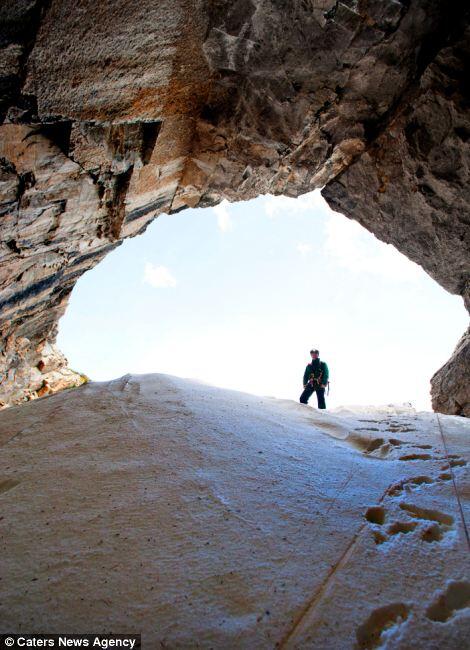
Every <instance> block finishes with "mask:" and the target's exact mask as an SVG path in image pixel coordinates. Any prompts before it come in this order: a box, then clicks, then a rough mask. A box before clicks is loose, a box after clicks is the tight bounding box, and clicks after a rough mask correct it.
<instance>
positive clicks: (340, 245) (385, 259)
mask: <svg viewBox="0 0 470 650" xmlns="http://www.w3.org/2000/svg"><path fill="white" fill-rule="evenodd" d="M325 231H326V240H325V251H326V252H327V253H328V254H329V255H330V256H331V257H333V258H334V259H335V262H336V263H337V264H339V265H340V266H342V267H344V268H347V269H350V270H352V271H356V272H365V273H373V274H379V275H382V276H386V277H388V278H391V279H394V280H404V281H412V280H416V279H419V278H421V277H422V273H423V271H422V269H421V268H420V267H419V266H418V265H417V264H415V263H414V262H412V261H411V260H409V259H408V258H407V257H405V255H402V254H401V253H399V252H398V251H397V250H396V248H394V247H393V246H391V245H390V244H385V243H383V242H381V241H380V240H378V239H376V237H374V235H372V234H371V233H369V232H368V231H367V230H366V229H365V228H363V227H362V226H361V225H360V224H358V223H357V222H356V221H352V220H350V219H347V218H346V217H344V216H343V215H341V214H338V213H335V212H330V214H329V216H328V218H327V221H326V226H325Z"/></svg>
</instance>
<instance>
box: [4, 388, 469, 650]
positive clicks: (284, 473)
mask: <svg viewBox="0 0 470 650" xmlns="http://www.w3.org/2000/svg"><path fill="white" fill-rule="evenodd" d="M439 419H440V424H441V425H442V429H443V434H444V438H443V437H442V435H441V432H440V429H439V421H438V418H437V416H436V415H434V414H431V413H415V412H414V411H413V410H411V409H406V408H401V409H396V408H393V407H387V408H383V409H376V410H373V409H364V408H362V409H357V410H350V409H348V410H346V409H342V410H337V411H336V412H328V411H327V412H319V411H317V410H315V409H312V408H310V407H308V406H303V405H300V404H297V403H295V402H290V401H282V400H275V399H271V398H260V397H256V396H253V395H247V394H244V393H238V392H234V391H229V390H221V389H217V388H213V387H210V386H206V385H204V384H200V383H197V382H194V381H189V380H183V379H177V378H175V377H169V376H166V375H145V376H130V375H127V376H125V377H123V378H121V379H118V380H115V381H111V382H105V383H92V384H88V385H86V386H83V387H81V388H78V389H75V390H72V391H69V392H64V393H61V394H57V395H53V396H51V397H49V398H44V399H42V400H38V401H36V402H32V403H29V404H26V405H24V406H22V407H19V408H11V409H8V410H5V411H2V412H1V413H0V442H1V444H2V458H3V462H2V476H1V483H0V502H1V515H2V518H1V521H0V525H1V526H2V568H3V572H2V577H3V579H2V580H1V582H0V594H1V598H0V601H1V608H2V611H1V621H2V630H1V631H2V632H6V631H9V632H20V631H25V632H26V631H38V630H42V631H45V632H48V633H52V632H60V633H64V632H75V633H77V632H83V633H85V632H90V633H97V632H104V631H112V632H115V633H118V632H124V633H130V632H135V633H139V632H141V633H142V635H143V637H142V638H143V647H144V648H146V649H149V650H150V649H153V648H159V647H164V648H196V647H199V648H215V649H218V648H224V649H226V648H247V649H250V650H251V649H264V648H275V647H277V648H282V649H285V648H315V649H317V650H318V649H320V650H327V649H330V648H331V649H333V648H334V649H337V648H338V649H341V650H342V649H346V648H376V647H380V648H388V649H395V648H397V649H398V648H401V649H405V648H406V649H409V648H423V649H424V648H426V650H431V649H433V648H435V649H436V650H437V649H439V650H443V649H447V648H449V649H450V648H452V649H457V648H463V647H464V646H465V644H466V641H468V636H469V631H470V630H469V628H470V625H469V624H470V608H469V606H470V572H469V546H468V540H467V538H466V534H465V533H466V531H465V527H464V525H463V514H464V513H465V511H466V515H467V520H469V519H470V517H469V497H470V485H469V481H468V473H467V468H468V465H467V464H466V463H467V462H468V461H469V460H470V459H469V448H470V442H469V435H468V434H469V429H470V423H469V421H468V420H466V419H463V418H458V417H452V416H440V417H439ZM444 441H445V446H446V448H444Z"/></svg>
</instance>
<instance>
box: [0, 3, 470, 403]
mask: <svg viewBox="0 0 470 650" xmlns="http://www.w3.org/2000/svg"><path fill="white" fill-rule="evenodd" d="M458 11H459V10H457V9H455V8H454V10H453V11H452V12H450V11H449V9H448V6H446V4H445V3H444V2H436V1H435V0H434V1H424V0H421V1H419V0H418V1H415V2H412V3H409V2H397V1H395V0H393V1H384V0H380V1H379V0H376V1H364V2H360V1H358V2H354V1H349V2H344V3H341V2H339V3H338V2H331V1H327V0H311V1H306V0H303V1H300V0H299V1H294V0H290V1H289V2H281V1H277V2H274V1H269V2H268V1H257V2H256V1H255V0H251V1H250V0H239V1H238V2H228V1H223V0H219V1H215V2H213V1H211V2H209V1H200V2H192V1H189V0H179V1H178V0H176V1H174V0H172V1H171V2H170V1H169V0H168V1H162V2H158V3H155V2H150V1H146V0H143V1H142V2H139V3H132V2H128V1H127V0H126V1H124V0H118V1H116V2H113V3H111V4H109V3H96V2H94V1H93V2H92V1H91V0H89V1H85V2H80V3H76V2H75V3H72V2H70V1H69V0H51V1H50V2H34V0H31V1H30V2H27V1H24V2H20V1H19V0H18V1H17V2H12V3H8V4H7V3H5V6H2V8H1V9H0V18H1V21H2V26H3V33H2V38H1V40H0V47H1V48H2V64H1V67H0V76H1V85H0V88H1V89H2V97H1V100H0V109H1V111H2V120H3V122H2V125H1V126H0V131H1V133H0V196H1V202H2V203H1V211H2V212H1V214H2V217H1V222H0V233H1V249H0V267H1V277H0V292H1V293H0V310H1V322H0V326H1V328H2V335H3V341H4V342H3V349H2V357H1V370H2V373H3V374H2V385H1V389H0V400H1V401H2V402H3V403H4V404H8V403H11V402H17V401H20V400H22V399H24V398H26V397H28V396H29V397H31V396H32V397H34V395H35V394H36V391H37V390H41V389H46V390H48V391H49V390H51V391H52V390H54V389H55V388H56V387H58V386H59V384H60V387H62V386H63V385H64V381H70V382H71V383H73V382H79V381H81V378H80V377H79V376H77V375H76V374H73V373H70V371H68V370H67V369H66V366H65V365H63V363H62V362H61V363H62V365H60V364H59V365H60V368H61V370H60V382H59V383H58V379H57V375H56V376H54V377H53V376H52V375H51V374H50V371H48V370H47V367H48V366H47V364H46V363H45V360H44V359H43V358H42V356H44V355H43V352H42V351H43V349H44V348H45V346H46V349H47V350H48V351H49V352H50V351H51V350H52V349H53V348H52V347H51V346H52V345H53V343H54V340H55V335H56V325H57V321H58V319H59V318H60V316H61V315H62V313H63V311H64V309H65V307H66V303H67V299H68V296H69V294H70V292H71V290H72V288H73V286H74V284H75V282H76V281H77V279H78V278H79V277H80V275H81V274H82V273H83V272H85V271H86V270H87V269H89V268H91V267H93V266H94V265H95V264H97V263H98V262H99V261H100V260H101V259H102V258H103V257H104V256H105V255H106V254H107V252H109V251H110V250H112V249H113V248H114V247H115V246H117V245H119V243H120V242H121V241H122V239H124V238H125V237H129V236H134V235H136V234H139V233H141V232H143V231H144V230H145V228H146V226H147V225H148V224H149V223H150V221H151V220H152V219H153V218H154V217H155V216H156V215H158V214H159V213H161V212H175V211H178V210H180V209H183V208H185V207H188V206H190V207H195V206H199V207H203V206H208V205H213V204H215V203H217V202H219V201H220V200H222V199H223V198H227V199H229V200H231V201H235V200H242V199H248V198H253V197H255V196H257V195H259V194H261V193H266V192H270V193H273V194H287V195H290V196H298V195H299V194H302V193H304V192H308V191H311V190H313V189H315V188H318V187H324V190H323V194H324V196H325V198H326V199H327V201H328V202H329V203H330V205H331V206H332V207H334V208H335V209H337V210H339V211H340V212H342V213H343V214H346V215H347V216H348V217H351V218H354V219H356V220H358V221H359V222H360V223H362V224H363V225H364V226H365V227H366V228H368V229H369V230H370V231H372V232H373V233H374V234H376V235H377V236H378V237H379V238H380V239H382V240H383V241H386V242H389V243H393V244H394V245H395V246H396V247H397V248H398V249H399V250H400V251H402V252H403V253H405V254H406V255H407V256H408V257H409V258H410V259H412V260H414V261H415V262H417V263H419V264H421V265H422V266H423V268H424V269H425V270H426V271H427V272H428V273H429V274H430V275H431V276H432V277H433V278H434V279H435V280H436V281H437V282H439V283H440V284H441V285H442V286H443V287H445V288H446V289H447V290H448V291H451V292H452V293H456V294H460V295H463V296H465V295H466V292H468V288H466V287H468V272H469V269H468V237H469V235H468V204H469V194H468V192H469V190H468V169H469V144H468V142H467V139H468V134H469V132H470V121H469V118H468V111H467V103H468V85H467V84H466V80H465V63H466V61H468V54H469V52H468V43H469V39H468V37H467V38H466V36H468V35H467V34H466V32H465V26H466V24H467V21H466V16H465V15H463V13H461V14H459V13H458ZM462 11H463V10H462ZM467 295H468V293H467ZM459 349H460V348H459ZM465 350H467V351H465ZM54 354H57V355H59V354H60V353H58V352H54ZM456 354H457V353H456ZM457 356H458V361H456V360H455V359H456V357H455V355H454V357H453V358H452V360H450V362H449V364H448V365H447V366H446V367H445V371H444V374H442V373H441V374H439V373H438V374H437V375H436V376H435V378H434V380H433V398H434V405H435V407H436V408H438V409H439V410H443V411H444V412H448V413H460V414H467V415H468V414H469V413H470V400H469V396H468V393H466V397H465V398H463V397H462V388H461V383H462V379H461V378H462V373H461V368H462V367H464V369H465V368H467V367H468V366H465V362H464V366H462V360H465V359H467V358H468V348H467V347H466V346H465V345H464V349H463V352H462V351H460V352H459V353H458V355H457ZM57 359H59V356H58V357H57ZM40 368H42V370H41V369H40ZM54 372H57V370H55V371H54ZM444 375H445V381H444V380H443V379H442V378H443V377H444ZM64 378H65V379H64ZM67 378H68V379H67ZM467 383H468V382H467ZM45 387H46V388H45ZM457 393H458V396H457ZM462 399H464V403H462Z"/></svg>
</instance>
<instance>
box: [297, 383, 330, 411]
mask: <svg viewBox="0 0 470 650" xmlns="http://www.w3.org/2000/svg"><path fill="white" fill-rule="evenodd" d="M313 393H316V394H317V402H318V408H319V409H326V403H325V389H324V388H322V387H321V386H315V388H314V387H313V386H312V385H311V384H307V387H306V388H305V390H304V392H303V393H302V395H301V396H300V403H301V404H308V400H309V399H310V397H311V396H312V395H313Z"/></svg>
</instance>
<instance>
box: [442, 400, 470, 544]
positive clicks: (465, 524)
mask: <svg viewBox="0 0 470 650" xmlns="http://www.w3.org/2000/svg"><path fill="white" fill-rule="evenodd" d="M436 417H437V424H438V426H439V431H440V432H441V438H442V444H443V445H444V453H445V455H446V460H447V464H448V465H449V471H450V475H451V477H452V483H453V484H454V490H455V496H456V497H457V503H458V505H459V510H460V516H461V518H462V524H463V529H464V532H465V537H466V538H467V545H468V549H469V550H470V535H469V533H468V528H467V523H466V521H465V515H464V513H463V508H462V503H461V501H460V495H459V491H458V490H457V484H456V482H455V476H454V471H453V469H452V465H451V463H450V458H449V453H448V451H447V445H446V441H445V438H444V432H443V430H442V424H441V420H440V418H439V413H436Z"/></svg>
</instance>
